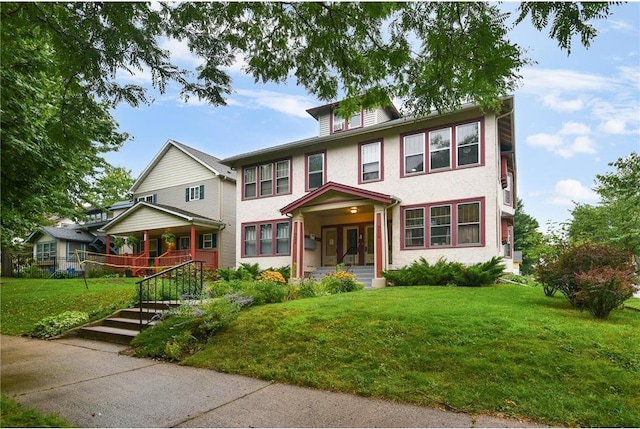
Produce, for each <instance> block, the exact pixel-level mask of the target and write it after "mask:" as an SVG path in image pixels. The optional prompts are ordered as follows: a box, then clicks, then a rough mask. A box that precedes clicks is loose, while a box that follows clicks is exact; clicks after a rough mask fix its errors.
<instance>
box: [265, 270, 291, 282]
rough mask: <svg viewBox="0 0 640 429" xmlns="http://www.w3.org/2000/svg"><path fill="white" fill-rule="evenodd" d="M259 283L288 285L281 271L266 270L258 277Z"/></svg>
mask: <svg viewBox="0 0 640 429" xmlns="http://www.w3.org/2000/svg"><path fill="white" fill-rule="evenodd" d="M258 281H270V282H276V283H286V280H285V279H284V276H283V275H282V274H281V273H280V272H279V271H272V270H266V271H263V272H261V273H260V275H258Z"/></svg>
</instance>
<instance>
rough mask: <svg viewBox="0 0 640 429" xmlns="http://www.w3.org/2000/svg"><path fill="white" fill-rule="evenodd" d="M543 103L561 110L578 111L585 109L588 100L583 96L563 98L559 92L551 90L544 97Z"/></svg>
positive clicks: (553, 108)
mask: <svg viewBox="0 0 640 429" xmlns="http://www.w3.org/2000/svg"><path fill="white" fill-rule="evenodd" d="M542 103H543V104H544V105H545V106H547V107H549V108H550V109H552V110H556V111H559V112H577V111H579V110H582V109H584V106H585V104H586V102H585V101H584V100H582V99H581V98H576V99H573V100H568V99H567V100H563V99H562V98H561V97H560V94H559V93H558V92H551V93H549V94H547V95H545V96H544V97H542Z"/></svg>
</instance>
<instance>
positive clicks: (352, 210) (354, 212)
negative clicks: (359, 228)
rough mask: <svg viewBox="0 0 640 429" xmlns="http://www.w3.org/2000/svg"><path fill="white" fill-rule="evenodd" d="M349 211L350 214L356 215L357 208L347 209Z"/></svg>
mask: <svg viewBox="0 0 640 429" xmlns="http://www.w3.org/2000/svg"><path fill="white" fill-rule="evenodd" d="M349 211H350V212H351V213H352V214H356V213H358V208H357V207H351V208H350V209H349Z"/></svg>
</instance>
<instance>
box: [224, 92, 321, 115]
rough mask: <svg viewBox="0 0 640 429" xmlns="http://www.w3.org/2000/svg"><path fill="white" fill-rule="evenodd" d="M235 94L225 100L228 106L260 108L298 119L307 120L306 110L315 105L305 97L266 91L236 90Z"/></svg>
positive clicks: (310, 99)
mask: <svg viewBox="0 0 640 429" xmlns="http://www.w3.org/2000/svg"><path fill="white" fill-rule="evenodd" d="M235 94H236V96H232V97H229V98H228V99H227V100H226V101H227V103H228V104H231V105H235V106H242V107H248V108H256V107H258V108H261V107H262V108H267V109H272V110H276V111H278V112H281V113H284V114H286V115H291V116H297V117H300V118H308V117H309V115H308V114H307V112H306V110H307V109H309V108H311V107H313V106H315V105H316V104H317V103H316V102H315V101H314V100H313V99H312V98H310V97H307V96H300V95H291V94H285V93H282V92H275V91H267V90H246V89H238V90H237V91H236V93H235Z"/></svg>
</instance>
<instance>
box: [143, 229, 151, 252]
mask: <svg viewBox="0 0 640 429" xmlns="http://www.w3.org/2000/svg"><path fill="white" fill-rule="evenodd" d="M142 239H143V240H144V256H145V257H147V258H148V257H149V241H150V238H149V231H148V230H145V231H144V233H143V235H142Z"/></svg>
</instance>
